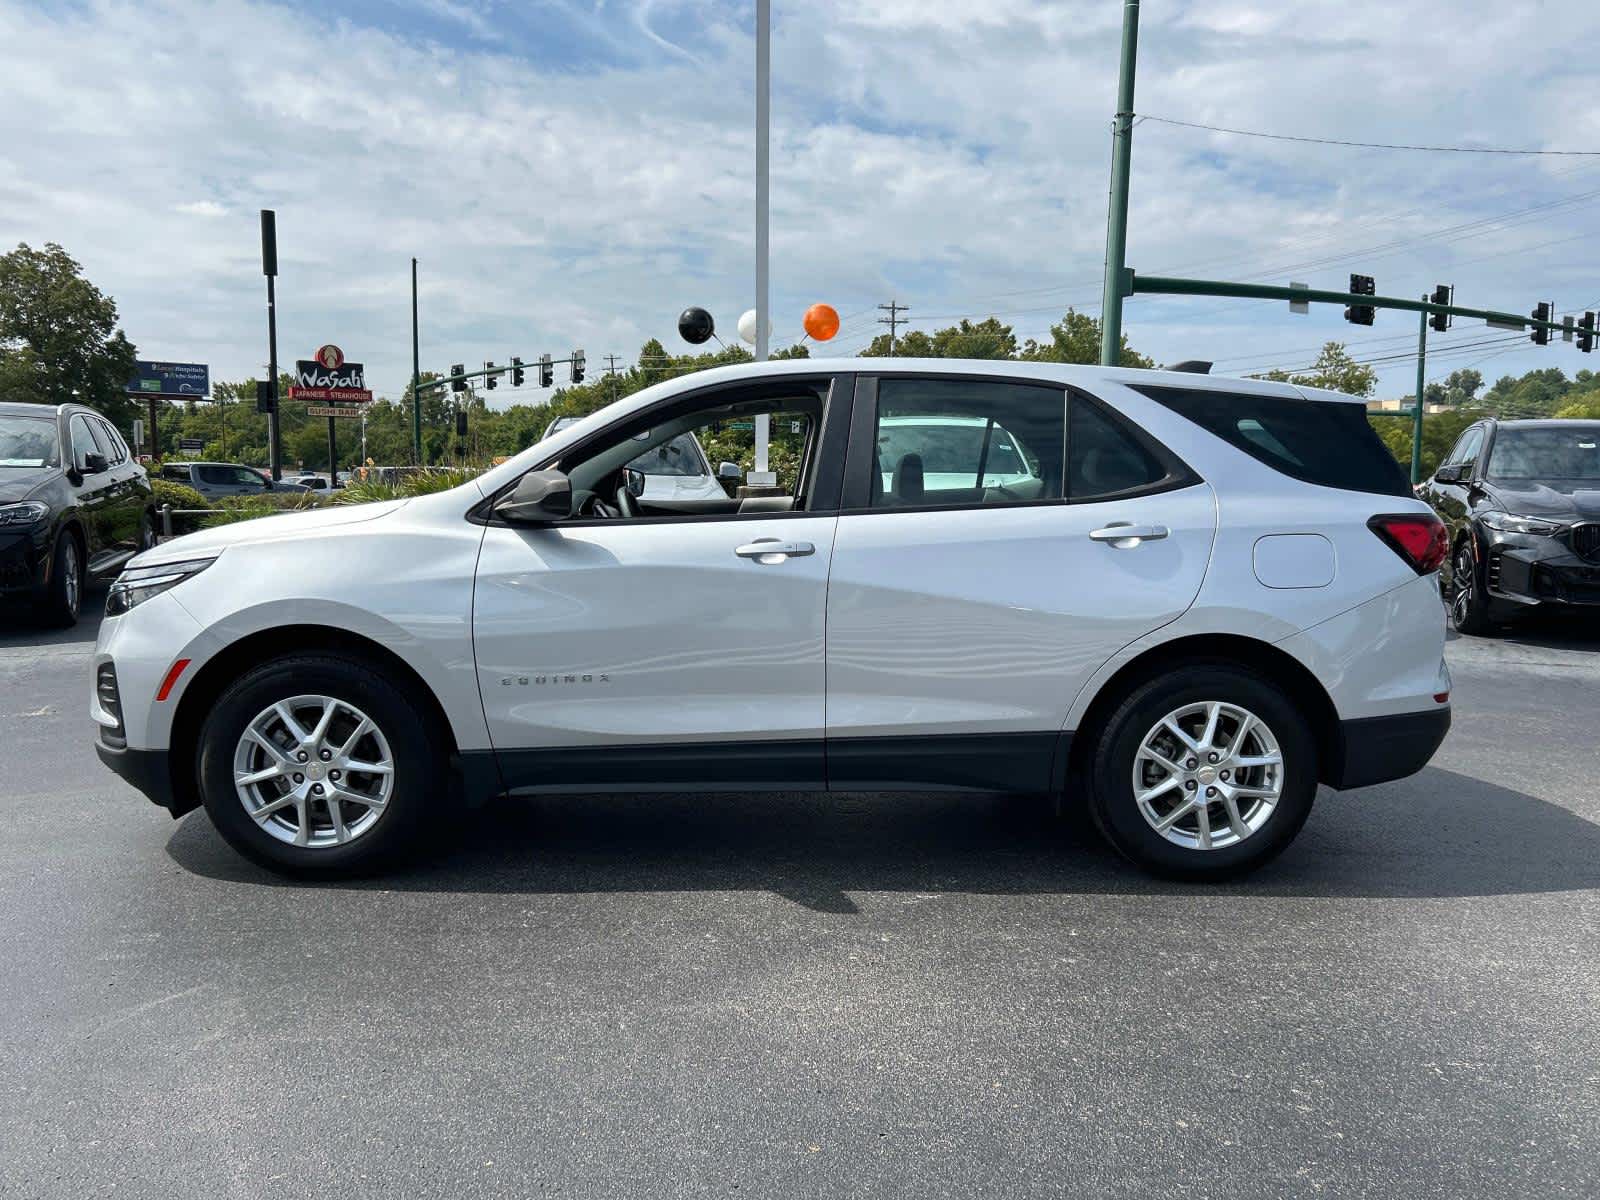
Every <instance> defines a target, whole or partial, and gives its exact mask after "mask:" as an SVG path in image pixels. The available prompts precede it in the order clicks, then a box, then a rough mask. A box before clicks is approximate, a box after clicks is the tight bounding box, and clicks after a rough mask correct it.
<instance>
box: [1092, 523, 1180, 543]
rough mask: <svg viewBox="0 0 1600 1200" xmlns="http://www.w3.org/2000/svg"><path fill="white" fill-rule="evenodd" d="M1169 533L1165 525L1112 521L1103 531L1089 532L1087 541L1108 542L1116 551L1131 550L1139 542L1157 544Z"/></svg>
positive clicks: (1094, 530) (1093, 530)
mask: <svg viewBox="0 0 1600 1200" xmlns="http://www.w3.org/2000/svg"><path fill="white" fill-rule="evenodd" d="M1170 532H1171V531H1170V530H1169V529H1168V528H1167V527H1166V526H1165V525H1133V524H1130V523H1129V522H1127V521H1113V522H1111V524H1109V525H1107V526H1106V527H1105V528H1104V529H1092V530H1090V531H1089V540H1090V541H1093V542H1110V543H1111V544H1112V545H1113V546H1114V547H1116V548H1117V549H1118V550H1131V549H1133V547H1135V546H1137V545H1139V543H1141V542H1158V541H1160V540H1161V539H1162V538H1164V537H1166V536H1168V534H1169V533H1170Z"/></svg>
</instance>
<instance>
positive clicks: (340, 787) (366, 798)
mask: <svg viewBox="0 0 1600 1200" xmlns="http://www.w3.org/2000/svg"><path fill="white" fill-rule="evenodd" d="M233 781H234V788H235V790H236V791H237V792H238V795H239V802H240V803H241V804H243V805H244V809H245V812H247V813H249V814H250V817H251V818H252V819H253V820H254V821H255V822H256V824H257V825H259V826H260V827H261V828H262V829H263V830H265V831H266V832H267V833H269V834H271V835H272V836H273V837H275V838H277V839H278V840H279V841H282V842H287V843H289V844H290V845H293V846H308V847H312V848H323V847H332V846H343V845H345V844H347V843H349V842H352V841H354V840H355V839H356V838H358V837H360V836H362V835H363V834H364V833H366V832H367V831H369V830H370V829H371V828H372V827H373V826H374V825H376V824H377V822H378V820H379V818H380V817H382V816H383V812H384V807H385V806H386V805H387V804H388V802H389V798H390V796H391V795H392V793H393V790H394V755H393V754H392V753H391V752H390V749H389V742H388V739H387V738H385V736H384V734H383V731H382V730H381V729H379V728H378V725H377V723H376V722H374V721H373V720H372V718H371V717H369V716H367V714H366V713H364V712H362V711H361V710H360V709H359V708H357V707H355V705H353V704H350V703H349V702H348V701H345V700H338V699H335V698H334V697H331V696H316V695H306V696H291V697H290V698H288V699H287V700H280V701H278V702H277V703H275V704H273V705H271V706H270V707H268V708H264V709H262V710H261V712H259V713H257V714H256V716H255V718H254V719H253V720H252V721H251V722H250V723H249V724H248V725H246V726H245V729H244V732H243V734H241V735H240V737H239V742H238V745H237V747H236V748H235V750H234V755H233Z"/></svg>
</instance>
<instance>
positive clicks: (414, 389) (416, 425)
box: [361, 258, 422, 466]
mask: <svg viewBox="0 0 1600 1200" xmlns="http://www.w3.org/2000/svg"><path fill="white" fill-rule="evenodd" d="M421 384H422V352H421V350H420V348H419V343H418V334H417V260H416V259H415V258H413V259H412V260H411V462H412V465H413V466H418V465H421V463H422V396H421V394H420V392H419V390H418V389H419V388H420V386H421ZM361 458H362V461H363V462H365V461H366V453H365V450H364V449H363V453H362V456H361Z"/></svg>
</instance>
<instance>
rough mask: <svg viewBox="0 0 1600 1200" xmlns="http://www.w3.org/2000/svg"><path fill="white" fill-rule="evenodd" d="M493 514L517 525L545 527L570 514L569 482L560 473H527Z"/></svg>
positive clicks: (496, 506) (570, 492) (570, 491)
mask: <svg viewBox="0 0 1600 1200" xmlns="http://www.w3.org/2000/svg"><path fill="white" fill-rule="evenodd" d="M494 511H495V512H496V513H498V514H499V515H500V517H501V518H502V519H504V520H506V521H510V522H511V523H512V524H516V525H545V524H548V523H549V522H551V521H564V520H566V519H567V518H568V517H570V516H571V515H572V481H571V480H570V479H568V478H567V477H566V475H565V474H564V473H562V472H561V471H529V472H528V473H527V474H526V475H524V476H523V477H522V478H521V479H519V480H517V486H516V487H515V488H513V489H512V490H511V494H510V495H509V496H507V497H506V498H505V499H504V500H502V501H500V503H498V504H496V505H495V506H494Z"/></svg>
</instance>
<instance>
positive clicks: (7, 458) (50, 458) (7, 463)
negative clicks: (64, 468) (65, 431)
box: [0, 413, 61, 467]
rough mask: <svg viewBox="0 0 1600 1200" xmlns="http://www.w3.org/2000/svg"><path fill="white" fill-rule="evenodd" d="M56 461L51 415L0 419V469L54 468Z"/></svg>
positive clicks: (58, 458) (57, 451) (56, 441)
mask: <svg viewBox="0 0 1600 1200" xmlns="http://www.w3.org/2000/svg"><path fill="white" fill-rule="evenodd" d="M60 461H61V453H60V440H59V439H58V438H57V436H56V418H55V414H54V413H49V414H41V415H40V416H37V417H34V416H0V467H54V466H57V465H59V464H60Z"/></svg>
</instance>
